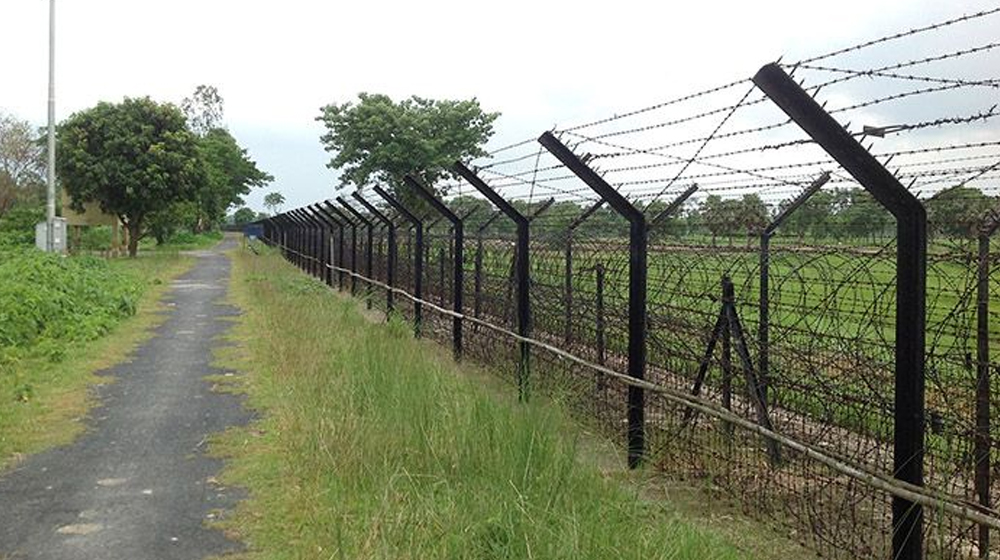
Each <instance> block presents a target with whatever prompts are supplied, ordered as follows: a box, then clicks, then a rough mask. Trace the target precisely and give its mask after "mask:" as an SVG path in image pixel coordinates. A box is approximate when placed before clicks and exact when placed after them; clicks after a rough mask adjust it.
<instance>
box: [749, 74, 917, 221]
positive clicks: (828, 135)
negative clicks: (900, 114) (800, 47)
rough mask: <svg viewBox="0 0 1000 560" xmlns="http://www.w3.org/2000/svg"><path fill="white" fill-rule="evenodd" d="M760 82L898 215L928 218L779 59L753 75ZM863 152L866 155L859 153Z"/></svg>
mask: <svg viewBox="0 0 1000 560" xmlns="http://www.w3.org/2000/svg"><path fill="white" fill-rule="evenodd" d="M753 83H754V84H756V85H757V87H759V88H760V89H761V90H762V91H763V92H764V93H765V94H767V96H768V97H769V98H770V99H771V100H772V101H773V102H774V103H775V104H776V105H778V107H780V108H781V110H782V111H784V112H785V114H787V115H788V116H789V117H790V118H791V119H792V120H793V121H795V123H796V124H797V125H799V127H800V128H802V130H804V131H805V132H806V133H807V134H809V136H810V137H812V138H813V139H815V140H816V142H817V143H818V144H820V145H821V146H823V148H824V149H825V150H827V152H828V153H829V154H830V155H831V156H832V157H833V159H835V160H836V161H837V163H839V164H840V165H841V166H842V167H843V168H844V169H846V170H847V172H848V173H850V174H851V176H853V177H854V178H855V179H857V180H858V183H860V184H861V185H862V186H863V187H864V188H865V189H867V190H868V191H869V192H870V193H871V194H872V196H874V197H875V199H876V200H878V201H879V203H880V204H882V206H884V207H885V208H886V210H888V211H889V212H891V213H892V215H893V216H895V217H896V219H899V220H911V219H914V218H917V219H926V211H925V210H924V206H923V204H921V203H920V201H919V200H917V197H916V196H914V195H913V193H911V192H910V191H909V190H907V189H906V187H904V186H903V185H902V184H901V183H900V182H899V180H898V179H896V177H895V176H894V175H893V174H892V173H890V172H889V171H888V170H886V169H885V167H883V166H882V165H881V164H880V163H878V161H877V160H875V157H874V156H872V155H871V154H869V153H868V151H867V150H865V149H864V147H862V146H861V143H860V142H858V141H857V140H856V139H855V138H854V136H852V135H851V133H850V132H848V131H847V129H845V128H844V127H843V126H841V125H840V123H838V122H837V121H836V119H834V118H833V117H831V116H830V115H829V114H828V113H827V112H826V111H825V110H823V108H822V107H821V106H820V105H819V103H817V102H816V100H815V99H813V98H812V97H811V96H809V94H808V93H806V92H805V90H803V89H802V87H801V86H799V84H797V83H795V80H793V79H792V78H791V77H790V76H789V75H788V74H787V73H786V72H785V71H784V70H783V69H782V68H781V67H780V66H778V65H777V64H776V63H771V64H767V65H765V66H764V67H762V68H761V69H760V70H759V71H757V74H756V75H754V77H753ZM859 154H863V155H864V156H866V157H858V156H859Z"/></svg>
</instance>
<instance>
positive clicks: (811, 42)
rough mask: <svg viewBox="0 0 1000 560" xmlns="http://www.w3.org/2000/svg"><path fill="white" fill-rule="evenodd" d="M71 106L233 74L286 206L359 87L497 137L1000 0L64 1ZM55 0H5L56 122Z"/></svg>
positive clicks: (326, 178) (248, 139)
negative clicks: (460, 105)
mask: <svg viewBox="0 0 1000 560" xmlns="http://www.w3.org/2000/svg"><path fill="white" fill-rule="evenodd" d="M56 1H57V4H58V5H57V17H58V24H57V26H58V27H57V41H58V44H57V47H56V55H57V83H56V86H57V99H58V103H57V114H58V116H59V118H60V119H61V118H64V117H65V116H67V115H69V114H70V113H72V112H74V111H78V110H81V109H85V108H87V107H90V106H92V105H94V104H95V103H97V102H98V101H102V100H106V101H118V100H120V99H121V98H122V97H124V96H143V95H149V96H151V97H153V98H154V99H156V100H159V101H173V102H179V101H180V100H181V99H182V98H183V97H185V96H186V95H189V94H190V93H191V92H192V91H193V90H194V88H195V87H196V86H197V85H199V84H210V85H214V86H216V87H217V88H219V91H220V93H221V94H222V96H223V97H224V98H225V102H226V121H227V124H228V125H229V128H230V130H231V131H232V132H233V133H234V134H235V135H236V137H237V139H238V140H239V141H240V143H241V144H243V145H244V146H245V147H247V148H248V149H249V151H250V153H251V156H252V157H253V158H254V159H255V160H256V161H257V162H258V164H259V166H260V167H261V168H262V169H264V170H266V171H268V172H270V173H271V174H273V175H274V176H275V178H276V179H275V182H274V184H273V185H272V186H271V187H268V188H266V189H263V190H260V191H258V192H255V193H254V194H253V195H251V196H250V197H249V202H250V203H251V206H253V207H255V208H257V209H261V208H262V205H261V200H262V198H263V195H264V194H265V193H266V192H269V191H271V190H279V191H281V192H282V193H284V194H285V197H286V198H287V199H288V203H289V204H288V205H287V206H286V208H287V207H292V206H297V205H301V204H306V203H309V202H313V201H315V200H317V199H319V198H323V197H329V196H330V195H331V194H332V192H333V185H334V184H335V183H336V176H335V174H334V172H333V171H331V170H328V169H326V168H325V167H324V165H325V163H326V161H327V159H328V155H327V154H326V153H325V152H324V151H323V150H322V147H321V146H320V143H319V139H318V138H319V135H320V134H321V133H322V128H321V126H319V125H318V123H316V122H315V121H314V119H315V117H316V116H317V115H318V113H319V107H320V106H322V105H324V104H327V103H331V102H338V103H339V102H344V101H348V100H352V99H354V98H355V96H356V94H357V93H358V92H361V91H368V92H381V93H386V94H389V95H391V96H393V97H394V98H396V99H399V98H402V97H407V96H409V95H413V94H417V95H421V96H425V97H433V98H468V97H472V96H475V97H478V98H479V99H480V101H481V102H482V104H483V106H484V108H485V109H487V110H490V111H500V112H502V113H503V116H502V117H501V118H500V120H499V121H498V123H497V134H496V136H495V142H494V144H495V145H500V144H503V143H505V142H509V141H513V140H519V139H522V138H525V137H528V136H532V135H537V134H540V133H541V132H542V131H543V130H546V129H549V128H551V127H552V126H553V125H555V124H557V123H560V124H568V123H573V122H577V121H581V120H584V119H588V118H593V117H598V116H605V115H610V114H613V113H616V112H623V111H626V110H629V109H631V108H635V107H638V106H643V105H646V104H650V103H654V102H657V101H660V100H664V99H668V98H670V97H672V96H675V95H678V94H682V93H685V92H691V91H694V90H695V89H697V88H699V87H704V86H711V85H716V84H720V83H723V82H727V81H730V80H732V79H736V78H740V77H747V76H750V75H752V74H753V73H754V72H755V71H756V70H757V68H759V67H760V66H761V65H762V64H764V63H766V62H769V61H772V60H774V59H776V58H777V57H778V56H781V55H786V56H787V57H788V58H789V59H792V60H794V59H797V58H802V57H804V56H807V55H809V54H816V53H821V52H825V51H827V50H830V49H832V48H835V47H838V46H842V45H849V44H853V43H855V42H858V41H860V40H864V39H868V38H874V37H878V36H882V35H885V34H888V33H894V32H896V31H901V30H904V29H909V28H911V27H915V26H918V25H925V24H928V23H933V22H935V21H939V20H942V19H946V18H949V17H954V16H957V15H960V14H962V13H969V12H974V11H979V10H982V9H985V8H988V7H991V5H995V2H988V1H982V0H980V1H973V0H960V1H953V2H939V1H928V0H917V1H914V0H909V1H906V0H840V1H836V2H829V1H825V2H815V1H808V0H796V1H782V0H779V1H757V2H724V1H713V0H701V1H694V2H684V3H675V2H637V1H628V0H622V1H617V2H586V1H579V0H578V1H575V2H570V1H550V2H545V1H542V0H534V1H523V0H508V1H494V2H489V3H485V2H475V1H471V0H466V1H464V2H458V1H454V2H452V1H445V0H422V1H419V2H414V1H411V2H388V1H373V0H369V1H359V2H330V1H317V0H281V1H263V0H242V1H240V0H171V1H169V2H151V1H137V0H56ZM47 24H48V2H47V1H45V0H0V53H3V57H2V58H0V65H2V72H0V76H3V82H2V83H0V110H3V111H6V112H10V113H13V114H15V115H17V116H19V117H21V118H24V119H27V120H30V121H31V122H33V123H35V124H38V125H42V124H44V122H45V115H46V91H47V66H46V64H47V56H48V51H47Z"/></svg>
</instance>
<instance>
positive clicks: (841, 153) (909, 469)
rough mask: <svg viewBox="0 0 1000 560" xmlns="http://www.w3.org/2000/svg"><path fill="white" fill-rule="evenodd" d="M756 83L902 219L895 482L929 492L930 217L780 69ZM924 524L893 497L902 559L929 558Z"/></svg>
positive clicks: (907, 503) (918, 510)
mask: <svg viewBox="0 0 1000 560" xmlns="http://www.w3.org/2000/svg"><path fill="white" fill-rule="evenodd" d="M753 82H754V84H756V85H757V87H758V88H760V89H761V91H763V92H764V93H765V94H766V95H767V96H768V97H769V98H770V99H771V101H773V102H774V103H775V104H776V105H777V106H778V107H780V108H781V110H782V111H784V112H785V114H787V115H788V116H789V117H790V118H791V119H792V120H793V121H795V123H796V124H797V125H798V126H799V127H800V128H801V129H802V130H804V131H805V132H806V133H807V134H808V135H809V136H810V137H811V138H812V139H813V140H815V141H816V143H817V144H819V145H820V146H821V147H822V148H823V149H824V150H825V151H826V152H827V153H828V154H829V155H830V156H831V157H833V159H835V160H836V161H837V163H839V164H840V165H841V166H842V167H843V168H844V169H845V170H847V172H848V173H850V174H851V175H852V176H853V177H854V178H855V179H856V180H857V181H858V183H860V184H861V185H862V186H863V187H864V188H865V190H867V191H868V192H870V193H871V194H872V196H874V197H875V199H876V200H878V201H879V203H880V204H882V206H884V207H885V208H886V209H887V210H889V212H891V213H892V215H893V216H895V218H896V237H897V248H896V333H895V336H896V338H895V340H896V352H895V354H896V355H895V366H896V368H895V394H894V402H895V406H894V418H893V420H894V425H895V430H894V438H893V439H894V441H893V476H895V477H896V478H897V479H899V480H902V481H904V482H908V483H910V484H914V485H916V486H923V485H924V432H925V417H924V412H925V411H924V390H925V386H924V384H925V377H924V375H925V370H924V366H925V362H924V360H925V355H924V352H925V344H926V336H927V335H926V320H927V315H926V289H927V212H926V211H925V210H924V207H923V205H922V204H921V203H920V201H919V200H917V198H916V197H915V196H913V194H912V193H911V192H909V191H908V190H907V189H906V187H904V186H903V185H902V184H900V182H899V180H898V179H896V177H895V176H894V175H893V174H892V173H890V172H889V171H888V170H886V168H885V167H884V166H883V165H882V164H881V163H879V162H878V160H877V159H875V157H874V156H872V155H871V154H870V153H869V152H868V151H867V150H866V149H865V148H864V147H862V146H861V144H860V143H858V141H857V140H856V139H855V138H854V137H853V136H851V134H850V133H849V132H848V131H847V130H846V129H845V128H844V127H843V126H841V125H840V123H838V122H837V121H836V120H835V119H834V118H833V117H831V116H830V115H829V114H828V113H827V112H826V111H824V110H823V108H822V107H821V106H820V105H819V103H817V102H816V100H814V99H813V98H812V97H811V96H810V95H809V94H808V93H806V92H805V90H803V89H802V87H801V86H799V85H798V84H797V83H795V81H794V80H792V78H791V77H789V76H788V74H786V73H785V71H784V70H782V69H781V67H780V66H778V65H777V64H768V65H765V66H764V67H762V68H761V69H760V70H759V71H758V72H757V74H756V75H755V76H754V77H753ZM923 518H924V513H923V506H921V505H920V504H918V503H916V502H913V501H911V500H907V499H905V498H900V497H893V499H892V553H893V556H892V557H893V559H894V560H922V558H923V548H924V547H923Z"/></svg>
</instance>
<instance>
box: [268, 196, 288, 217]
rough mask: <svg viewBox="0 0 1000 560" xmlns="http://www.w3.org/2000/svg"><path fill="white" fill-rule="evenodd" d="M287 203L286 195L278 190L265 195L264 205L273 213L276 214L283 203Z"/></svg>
mask: <svg viewBox="0 0 1000 560" xmlns="http://www.w3.org/2000/svg"><path fill="white" fill-rule="evenodd" d="M284 203H285V195H283V194H281V193H280V192H278V191H274V192H270V193H267V194H266V195H264V207H265V208H267V209H268V210H270V211H271V213H274V214H276V213H277V212H278V210H279V209H280V208H281V205H282V204H284Z"/></svg>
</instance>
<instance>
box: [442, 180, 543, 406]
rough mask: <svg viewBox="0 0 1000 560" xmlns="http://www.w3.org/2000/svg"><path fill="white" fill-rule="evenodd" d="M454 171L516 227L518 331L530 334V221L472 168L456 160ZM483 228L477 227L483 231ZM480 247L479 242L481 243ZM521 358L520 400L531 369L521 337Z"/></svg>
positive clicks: (525, 393)
mask: <svg viewBox="0 0 1000 560" xmlns="http://www.w3.org/2000/svg"><path fill="white" fill-rule="evenodd" d="M454 170H455V172H456V173H458V174H459V175H461V176H462V178H463V179H465V180H466V181H468V182H469V184H470V185H472V186H473V187H474V188H475V189H476V190H477V191H479V192H480V193H481V194H482V195H483V196H485V197H486V198H487V199H488V200H489V201H490V202H491V203H493V205H494V206H496V207H497V209H499V210H500V211H501V212H503V213H504V214H505V215H506V216H507V217H509V218H510V219H511V220H512V221H513V222H514V224H515V226H516V227H517V247H516V252H515V255H514V258H515V265H514V269H515V273H514V282H515V283H516V284H517V333H518V334H519V335H521V336H522V337H524V338H530V337H531V294H530V290H531V266H530V262H529V258H530V254H529V247H530V238H529V235H530V227H529V224H530V221H529V219H528V218H527V217H525V216H524V215H523V214H521V213H520V212H518V211H517V209H516V208H514V206H512V205H511V204H510V203H509V202H507V201H506V200H505V199H504V198H503V197H502V196H500V195H499V194H497V192H496V191H495V190H493V188H492V187H490V186H489V185H488V184H486V181H483V180H482V179H480V178H479V176H477V175H476V174H475V173H474V172H473V171H472V170H471V169H469V168H468V167H466V166H465V165H464V164H462V163H461V162H456V163H455V166H454ZM482 229H483V228H480V230H479V231H480V232H482ZM480 239H481V236H480ZM480 247H481V245H480ZM481 267H482V255H481V251H477V273H476V276H477V277H478V276H479V274H480V272H479V269H480V268H481ZM477 291H478V290H477ZM518 347H519V350H520V354H521V359H520V361H519V362H518V366H517V389H518V396H519V398H520V399H521V400H522V401H523V400H526V399H527V398H528V379H529V376H530V372H531V346H530V345H529V344H528V343H527V342H526V341H524V340H522V341H520V343H519V344H518Z"/></svg>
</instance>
